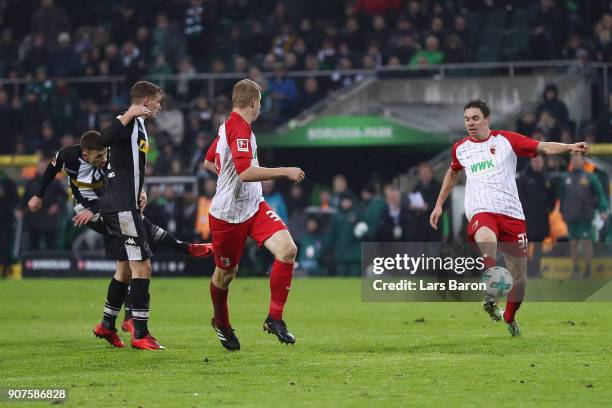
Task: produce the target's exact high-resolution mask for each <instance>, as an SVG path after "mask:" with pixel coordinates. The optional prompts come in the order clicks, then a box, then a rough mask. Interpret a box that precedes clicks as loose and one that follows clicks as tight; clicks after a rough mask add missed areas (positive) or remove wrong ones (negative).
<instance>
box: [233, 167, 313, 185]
mask: <svg viewBox="0 0 612 408" xmlns="http://www.w3.org/2000/svg"><path fill="white" fill-rule="evenodd" d="M305 176H306V175H305V174H304V172H303V171H302V169H300V168H299V167H276V168H269V167H249V168H248V169H246V170H244V171H243V172H241V173H240V175H239V177H240V181H242V182H249V181H266V180H276V179H279V178H286V179H289V180H291V181H293V182H294V183H300V182H302V180H304V177H305Z"/></svg>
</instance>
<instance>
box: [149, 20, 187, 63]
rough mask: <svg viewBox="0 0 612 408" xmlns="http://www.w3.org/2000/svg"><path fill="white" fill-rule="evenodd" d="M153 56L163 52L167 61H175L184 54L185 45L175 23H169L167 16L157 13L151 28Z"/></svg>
mask: <svg viewBox="0 0 612 408" xmlns="http://www.w3.org/2000/svg"><path fill="white" fill-rule="evenodd" d="M151 52H152V54H153V57H157V55H159V54H164V55H165V56H166V58H168V61H170V62H171V63H175V62H176V61H179V60H180V59H181V58H182V57H183V56H184V55H185V47H184V43H183V41H182V37H181V35H180V32H179V29H178V26H177V24H174V23H171V22H170V21H169V20H168V16H166V15H165V14H158V15H157V17H156V19H155V29H154V30H153V48H152V51H151Z"/></svg>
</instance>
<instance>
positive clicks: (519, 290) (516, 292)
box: [504, 285, 525, 323]
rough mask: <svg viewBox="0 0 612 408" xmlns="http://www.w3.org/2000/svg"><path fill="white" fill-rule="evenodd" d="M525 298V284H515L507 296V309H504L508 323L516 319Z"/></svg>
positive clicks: (505, 319)
mask: <svg viewBox="0 0 612 408" xmlns="http://www.w3.org/2000/svg"><path fill="white" fill-rule="evenodd" d="M523 299H525V286H524V285H520V286H514V287H513V288H512V289H511V290H510V292H509V293H508V296H507V297H506V310H504V321H505V322H506V323H512V322H513V321H514V316H515V315H516V312H517V311H518V310H519V308H520V307H521V303H523Z"/></svg>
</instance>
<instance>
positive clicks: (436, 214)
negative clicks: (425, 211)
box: [429, 206, 442, 230]
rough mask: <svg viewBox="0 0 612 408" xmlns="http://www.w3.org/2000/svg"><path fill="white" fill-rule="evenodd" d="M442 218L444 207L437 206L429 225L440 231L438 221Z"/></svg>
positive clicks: (430, 217)
mask: <svg viewBox="0 0 612 408" xmlns="http://www.w3.org/2000/svg"><path fill="white" fill-rule="evenodd" d="M441 216H442V207H439V206H435V207H434V209H433V211H432V212H431V215H430V216H429V225H431V227H432V228H433V229H435V230H437V229H438V221H440V217H441Z"/></svg>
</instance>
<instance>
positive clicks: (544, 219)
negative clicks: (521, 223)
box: [516, 156, 557, 274]
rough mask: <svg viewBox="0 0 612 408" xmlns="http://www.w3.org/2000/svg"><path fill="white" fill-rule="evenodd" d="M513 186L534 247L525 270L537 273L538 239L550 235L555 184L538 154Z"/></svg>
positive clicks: (540, 242)
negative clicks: (550, 215) (516, 191)
mask: <svg viewBox="0 0 612 408" xmlns="http://www.w3.org/2000/svg"><path fill="white" fill-rule="evenodd" d="M516 185H517V188H518V193H519V197H520V199H521V204H522V206H523V212H524V213H525V220H526V221H527V230H528V231H529V245H530V246H532V247H533V248H534V251H533V257H532V262H531V263H530V267H529V268H528V272H529V273H531V274H534V273H535V274H537V273H538V272H539V270H540V268H539V266H540V265H539V261H540V256H541V252H542V242H544V239H545V238H546V237H548V236H549V235H550V230H549V220H548V216H549V214H550V213H551V212H552V211H553V209H554V207H555V202H556V200H557V197H556V192H555V186H554V184H553V181H552V180H551V179H550V177H548V174H547V173H546V171H545V169H544V159H543V158H542V156H536V157H533V158H531V159H530V163H529V167H528V168H527V170H526V171H525V172H523V173H522V174H521V175H520V177H519V178H518V179H517V181H516Z"/></svg>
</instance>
